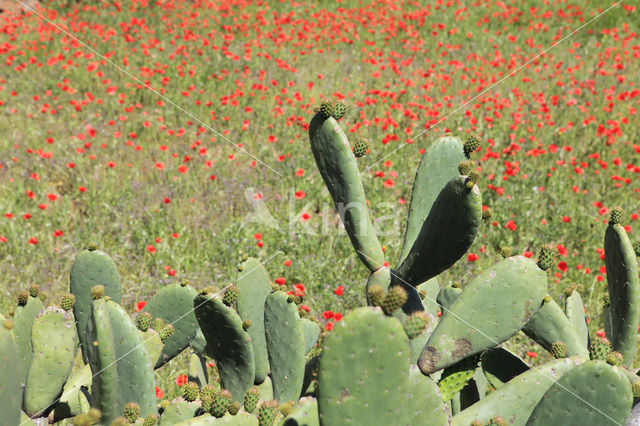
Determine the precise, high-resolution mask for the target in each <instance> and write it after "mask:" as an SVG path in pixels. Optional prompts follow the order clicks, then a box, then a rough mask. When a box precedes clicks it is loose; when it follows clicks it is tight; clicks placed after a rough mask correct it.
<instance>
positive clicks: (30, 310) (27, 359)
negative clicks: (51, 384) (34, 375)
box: [12, 296, 44, 383]
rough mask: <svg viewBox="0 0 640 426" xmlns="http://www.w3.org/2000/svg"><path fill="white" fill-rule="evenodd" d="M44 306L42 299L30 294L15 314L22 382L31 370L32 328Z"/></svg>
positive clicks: (15, 330) (14, 323)
mask: <svg viewBox="0 0 640 426" xmlns="http://www.w3.org/2000/svg"><path fill="white" fill-rule="evenodd" d="M43 308H44V306H43V304H42V301H41V300H40V299H38V298H37V297H30V296H28V298H27V303H26V304H25V305H22V306H18V307H16V312H15V315H14V316H13V329H12V332H13V336H14V338H15V341H16V345H17V346H18V353H19V354H20V364H21V366H20V369H18V370H17V372H18V373H19V375H20V376H19V377H20V381H21V383H25V381H26V380H27V373H28V371H29V365H30V364H31V357H32V348H31V330H32V327H33V322H34V321H35V319H36V316H37V315H38V313H40V311H42V309H43Z"/></svg>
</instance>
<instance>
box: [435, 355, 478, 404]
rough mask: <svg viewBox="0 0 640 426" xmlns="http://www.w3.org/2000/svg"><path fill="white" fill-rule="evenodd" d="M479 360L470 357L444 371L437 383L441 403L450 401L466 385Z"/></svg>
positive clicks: (475, 357)
mask: <svg viewBox="0 0 640 426" xmlns="http://www.w3.org/2000/svg"><path fill="white" fill-rule="evenodd" d="M479 360H480V356H479V355H472V356H470V357H467V358H465V359H463V360H462V361H459V362H457V363H455V364H454V365H452V366H450V367H447V368H445V369H444V371H443V372H442V376H441V377H440V381H439V382H438V388H439V389H440V393H441V394H442V401H443V402H447V401H449V400H451V398H453V397H454V396H456V395H457V394H458V393H459V392H460V391H461V390H462V388H464V387H465V386H466V385H467V383H468V382H469V380H471V378H472V377H473V375H474V374H475V371H476V367H477V366H478V361H479Z"/></svg>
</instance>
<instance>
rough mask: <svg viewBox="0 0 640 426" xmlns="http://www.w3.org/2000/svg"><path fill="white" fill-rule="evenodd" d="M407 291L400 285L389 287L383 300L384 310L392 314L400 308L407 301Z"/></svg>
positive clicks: (387, 313) (386, 313)
mask: <svg viewBox="0 0 640 426" xmlns="http://www.w3.org/2000/svg"><path fill="white" fill-rule="evenodd" d="M407 297H408V295H407V291H406V290H405V289H404V288H402V287H400V286H392V287H389V291H388V292H387V295H386V296H385V297H384V301H383V302H382V306H381V307H382V311H383V312H384V313H385V315H391V314H393V312H394V311H395V310H396V309H400V307H401V306H402V305H404V302H406V301H407Z"/></svg>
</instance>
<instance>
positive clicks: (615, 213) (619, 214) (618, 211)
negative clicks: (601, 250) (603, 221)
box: [609, 207, 624, 225]
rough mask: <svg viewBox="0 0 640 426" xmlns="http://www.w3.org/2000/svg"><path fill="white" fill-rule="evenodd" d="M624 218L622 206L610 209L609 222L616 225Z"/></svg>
mask: <svg viewBox="0 0 640 426" xmlns="http://www.w3.org/2000/svg"><path fill="white" fill-rule="evenodd" d="M623 218H624V210H622V207H614V208H612V209H611V218H610V219H609V223H612V224H614V225H617V224H619V223H621V222H622V219H623Z"/></svg>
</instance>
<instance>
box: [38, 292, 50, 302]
mask: <svg viewBox="0 0 640 426" xmlns="http://www.w3.org/2000/svg"><path fill="white" fill-rule="evenodd" d="M48 298H49V295H48V294H47V293H45V292H44V291H41V292H40V293H39V294H38V299H40V301H41V302H42V303H44V302H46V301H47V299H48Z"/></svg>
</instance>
